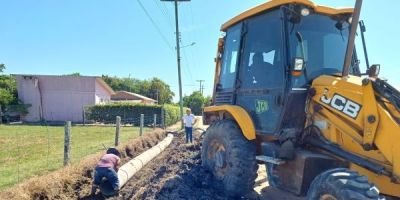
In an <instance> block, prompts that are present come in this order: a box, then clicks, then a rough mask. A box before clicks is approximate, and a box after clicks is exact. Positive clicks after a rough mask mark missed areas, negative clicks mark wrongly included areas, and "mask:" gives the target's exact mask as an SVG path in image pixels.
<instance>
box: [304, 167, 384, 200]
mask: <svg viewBox="0 0 400 200" xmlns="http://www.w3.org/2000/svg"><path fill="white" fill-rule="evenodd" d="M307 197H308V198H307V199H309V200H359V199H364V200H378V199H381V198H380V197H379V190H378V189H377V188H376V187H375V186H374V185H372V184H370V183H369V182H368V178H367V177H365V176H361V175H359V174H358V173H357V172H354V171H352V170H349V169H345V168H338V169H332V170H328V171H326V172H324V173H322V174H320V175H319V176H317V177H316V178H315V179H314V181H313V182H312V184H311V187H310V189H309V191H308V194H307Z"/></svg>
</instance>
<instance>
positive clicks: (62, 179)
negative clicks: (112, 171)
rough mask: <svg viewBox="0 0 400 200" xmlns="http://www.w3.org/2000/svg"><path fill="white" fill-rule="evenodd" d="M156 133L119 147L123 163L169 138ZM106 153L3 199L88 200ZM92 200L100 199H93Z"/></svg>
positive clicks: (39, 179)
mask: <svg viewBox="0 0 400 200" xmlns="http://www.w3.org/2000/svg"><path fill="white" fill-rule="evenodd" d="M165 135H166V134H165V132H164V131H162V130H156V131H153V132H151V133H147V134H145V135H144V136H142V137H139V138H135V139H133V140H131V141H128V142H126V143H125V144H123V145H121V147H119V150H120V152H121V154H122V162H123V163H125V162H127V161H128V160H130V159H132V158H134V157H136V156H137V155H139V154H140V153H142V152H144V151H145V150H147V149H149V148H151V147H153V146H154V145H156V144H157V143H158V142H159V141H161V140H162V139H163V138H164V137H165ZM103 153H104V152H101V153H98V154H95V155H91V156H88V157H86V158H85V159H84V160H82V161H81V162H80V163H78V164H74V165H72V166H68V167H65V168H62V169H60V170H57V171H55V172H52V173H50V174H48V175H45V176H40V177H34V178H31V179H29V180H27V181H24V182H22V183H20V184H18V185H16V186H14V187H12V188H9V189H7V190H5V191H3V192H1V193H0V199H7V200H10V199H18V200H24V199H40V200H47V199H87V198H88V195H89V193H90V189H91V182H92V179H93V168H94V166H95V165H96V163H97V161H98V160H99V159H100V157H101V155H102V154H103ZM89 199H98V198H97V197H89Z"/></svg>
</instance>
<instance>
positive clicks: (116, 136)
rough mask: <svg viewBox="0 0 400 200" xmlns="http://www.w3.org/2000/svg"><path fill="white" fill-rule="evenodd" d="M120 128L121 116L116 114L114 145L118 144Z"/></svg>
mask: <svg viewBox="0 0 400 200" xmlns="http://www.w3.org/2000/svg"><path fill="white" fill-rule="evenodd" d="M120 128H121V117H120V116H117V117H116V122H115V146H118V145H119V138H120V137H119V130H120Z"/></svg>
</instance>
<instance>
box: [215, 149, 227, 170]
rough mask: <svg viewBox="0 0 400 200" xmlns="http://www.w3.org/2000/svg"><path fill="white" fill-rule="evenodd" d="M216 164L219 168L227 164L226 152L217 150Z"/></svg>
mask: <svg viewBox="0 0 400 200" xmlns="http://www.w3.org/2000/svg"><path fill="white" fill-rule="evenodd" d="M215 165H216V167H218V168H223V167H224V166H225V152H223V151H217V153H216V154H215Z"/></svg>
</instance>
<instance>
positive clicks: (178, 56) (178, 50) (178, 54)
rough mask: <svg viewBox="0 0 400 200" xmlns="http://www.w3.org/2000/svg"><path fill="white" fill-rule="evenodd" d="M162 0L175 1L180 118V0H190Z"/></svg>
mask: <svg viewBox="0 0 400 200" xmlns="http://www.w3.org/2000/svg"><path fill="white" fill-rule="evenodd" d="M161 1H174V5H175V28H176V32H175V35H176V60H177V63H178V82H179V110H180V118H181V119H182V117H183V99H182V78H181V52H180V50H181V48H180V45H179V44H180V32H179V16H178V1H190V0H161Z"/></svg>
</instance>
